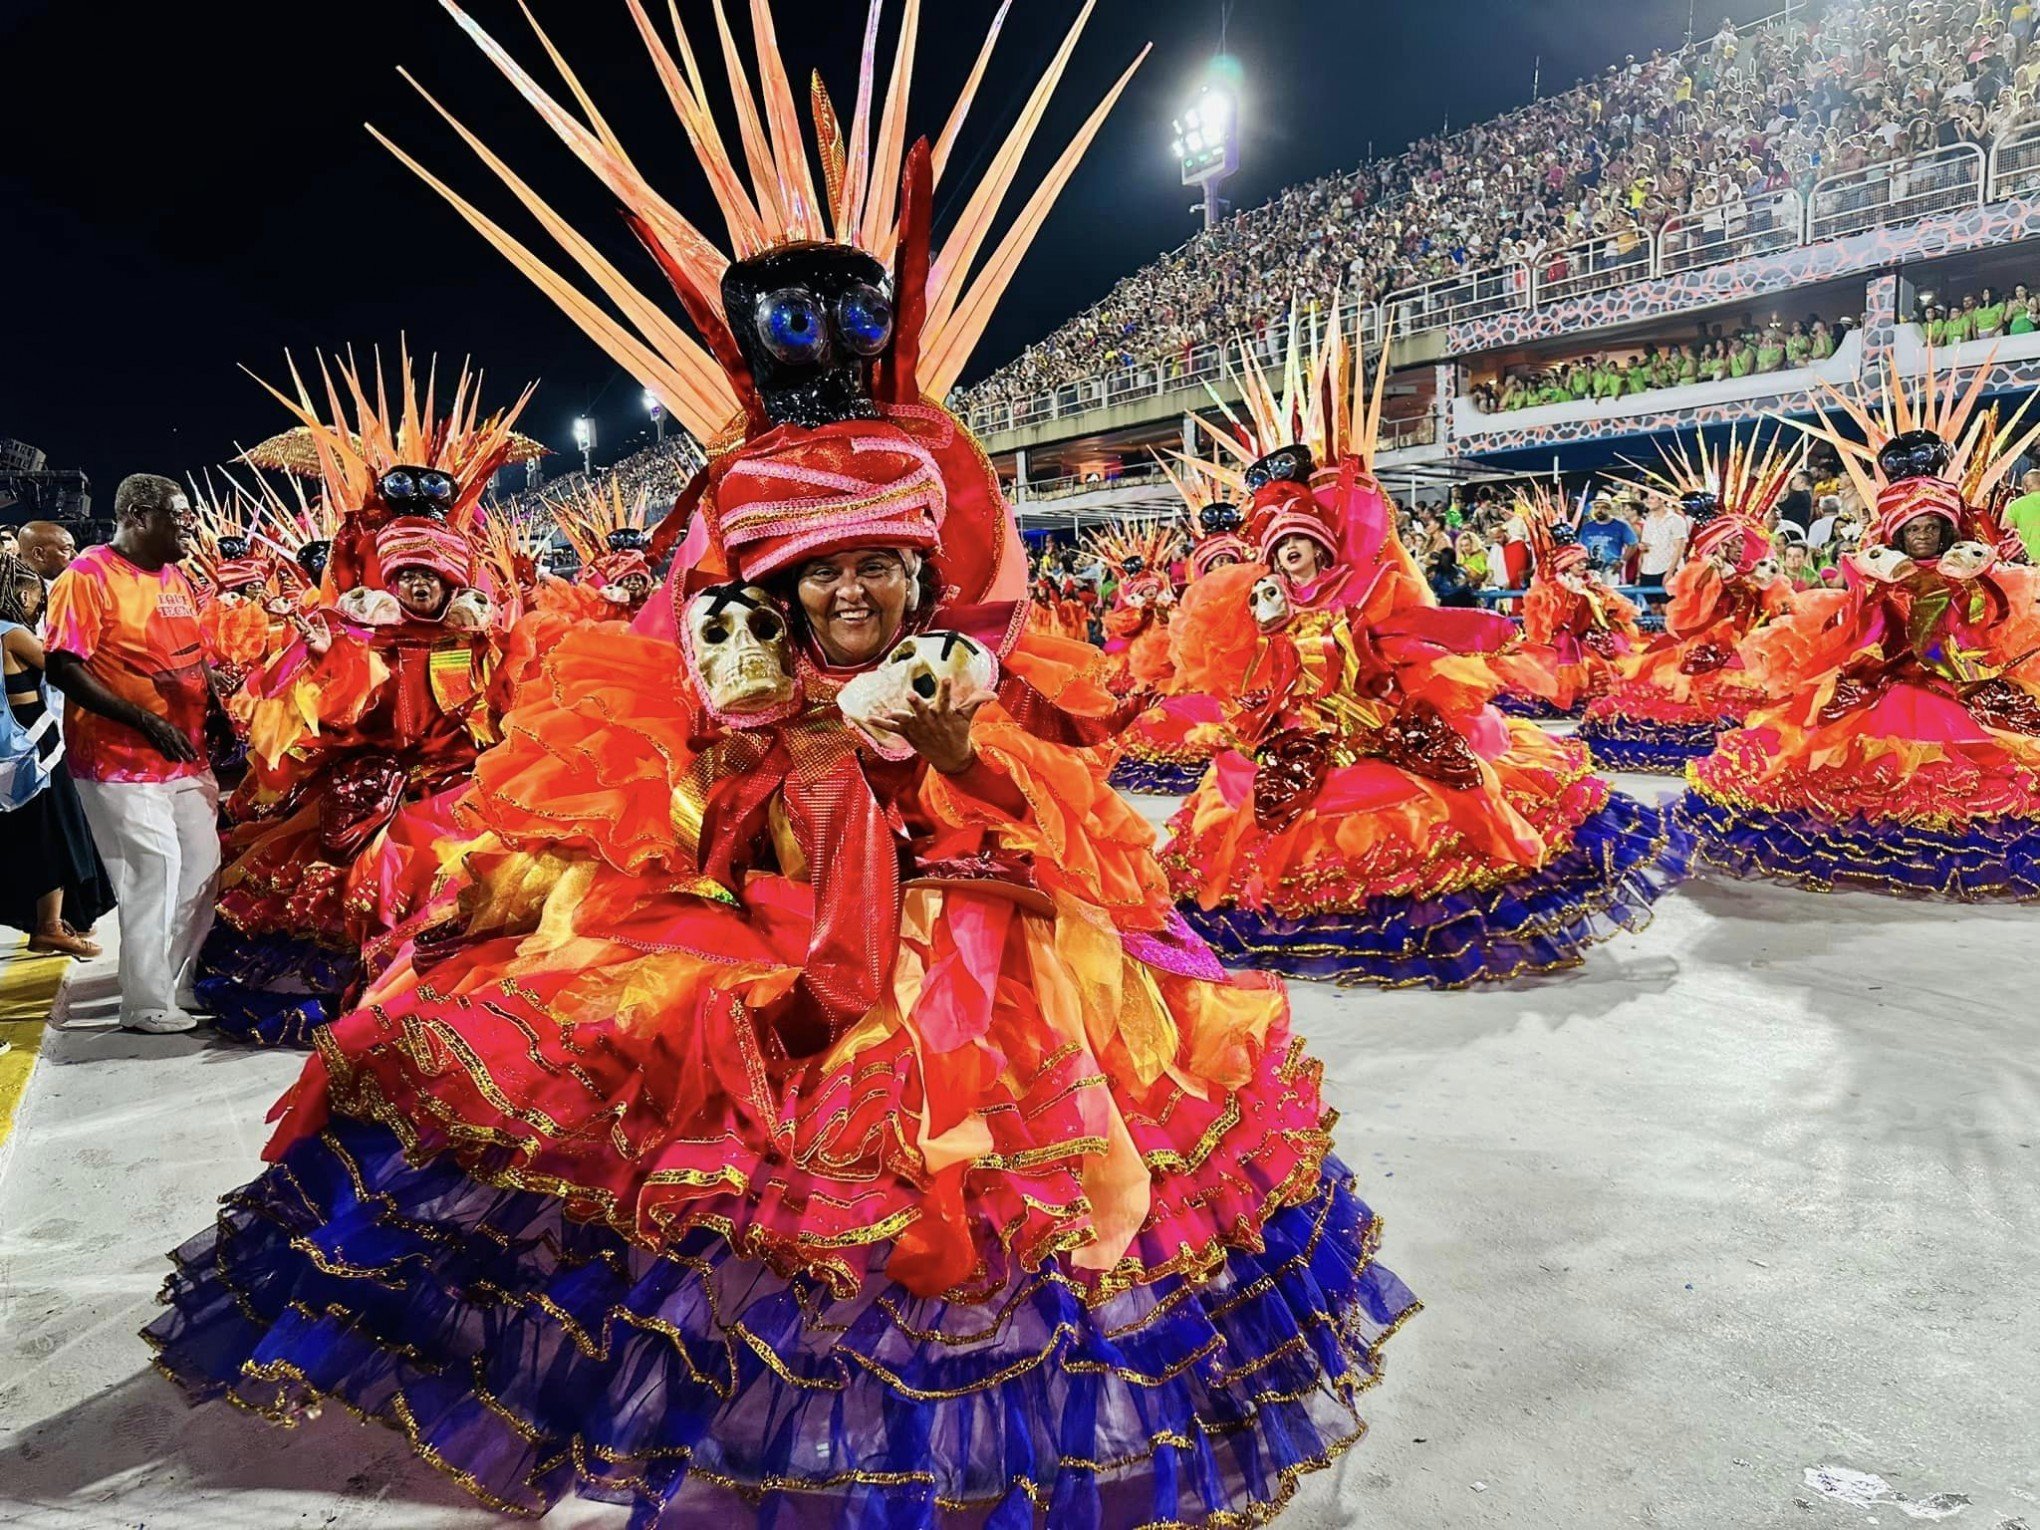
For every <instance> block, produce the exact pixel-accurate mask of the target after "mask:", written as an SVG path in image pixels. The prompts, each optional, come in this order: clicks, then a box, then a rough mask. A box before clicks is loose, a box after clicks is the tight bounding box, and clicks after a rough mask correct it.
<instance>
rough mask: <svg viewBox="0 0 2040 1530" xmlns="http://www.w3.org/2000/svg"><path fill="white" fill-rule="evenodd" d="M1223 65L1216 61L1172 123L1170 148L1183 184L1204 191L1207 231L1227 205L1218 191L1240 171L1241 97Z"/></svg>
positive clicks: (1220, 61) (1223, 212) (1221, 215)
mask: <svg viewBox="0 0 2040 1530" xmlns="http://www.w3.org/2000/svg"><path fill="white" fill-rule="evenodd" d="M1224 62H1225V61H1223V60H1214V61H1213V65H1212V71H1211V74H1210V76H1209V77H1208V78H1207V79H1206V80H1205V81H1204V83H1203V84H1202V85H1201V86H1199V87H1198V90H1197V99H1196V100H1194V101H1192V102H1191V103H1190V104H1189V105H1188V106H1186V107H1184V108H1183V115H1182V116H1180V117H1177V118H1175V119H1174V121H1173V122H1172V123H1171V126H1173V127H1174V128H1175V130H1176V138H1175V141H1174V143H1172V144H1171V145H1170V148H1171V149H1173V150H1174V152H1175V155H1176V163H1177V164H1178V166H1179V167H1180V168H1181V169H1182V172H1183V184H1184V185H1185V186H1196V187H1199V188H1200V189H1201V190H1202V191H1203V192H1204V209H1203V210H1204V226H1205V227H1206V228H1210V227H1212V226H1213V225H1214V224H1216V223H1217V222H1218V220H1219V219H1220V218H1221V217H1223V216H1224V215H1225V211H1226V205H1227V204H1226V202H1225V200H1224V199H1223V198H1222V197H1220V196H1219V194H1218V188H1219V187H1220V186H1222V185H1224V184H1225V182H1226V181H1227V180H1228V179H1229V178H1231V176H1232V175H1233V174H1234V173H1235V172H1236V171H1237V170H1238V169H1239V168H1240V97H1239V92H1238V90H1237V89H1235V88H1234V86H1233V85H1232V83H1231V82H1230V80H1229V79H1228V78H1227V74H1228V71H1226V70H1225V69H1223V68H1222V67H1221V66H1222V64H1223V63H1224Z"/></svg>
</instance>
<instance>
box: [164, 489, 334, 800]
mask: <svg viewBox="0 0 2040 1530" xmlns="http://www.w3.org/2000/svg"><path fill="white" fill-rule="evenodd" d="M225 479H226V487H225V488H221V487H219V486H218V485H216V484H215V483H214V482H213V479H212V475H211V473H210V472H208V473H206V474H205V475H204V477H203V480H202V481H201V480H200V479H197V478H191V479H187V482H188V483H189V485H190V488H191V505H192V511H193V513H194V514H195V515H196V517H197V519H198V536H197V544H198V545H197V547H196V549H195V551H194V552H193V554H192V556H191V558H190V559H189V560H188V561H187V562H186V564H185V567H186V568H187V570H188V571H189V572H190V575H191V581H192V584H193V585H194V586H195V587H196V588H197V590H198V595H199V611H198V624H199V630H200V631H201V632H203V633H204V634H205V640H206V650H207V652H208V653H209V654H210V655H211V658H212V683H213V694H214V699H215V700H216V701H217V702H218V703H219V704H218V706H217V707H216V708H215V709H213V710H212V711H210V712H208V713H207V716H206V745H207V752H208V754H209V755H210V757H211V762H212V770H213V776H214V779H216V780H217V781H218V782H219V783H220V785H221V786H222V787H223V788H225V789H227V790H228V791H230V792H231V791H233V790H235V789H237V788H238V787H239V786H240V784H241V782H242V781H243V780H244V779H245V778H246V775H247V769H248V708H247V698H246V695H245V692H244V687H245V686H246V684H247V680H248V676H249V675H250V674H252V673H253V672H254V671H255V670H256V669H258V668H259V667H260V666H261V665H263V664H264V663H266V662H268V661H269V660H270V659H272V658H274V657H275V656H276V655H277V654H278V653H280V652H281V651H282V649H283V647H284V646H285V645H286V644H287V643H288V642H289V641H290V638H291V627H290V623H289V620H288V612H289V610H290V609H291V608H292V607H293V605H294V604H295V601H296V598H297V596H298V594H299V593H300V592H301V591H302V590H303V588H304V583H305V581H304V580H303V578H302V577H301V576H300V574H299V572H298V570H297V568H296V566H295V565H294V564H291V563H288V562H286V561H285V560H284V559H283V558H281V557H279V556H278V549H277V548H276V547H275V545H274V544H273V543H271V542H269V541H268V540H267V539H265V538H264V537H262V536H261V535H260V528H261V527H262V526H263V524H264V522H265V520H266V519H267V517H268V515H269V512H270V508H271V506H270V502H269V500H270V497H271V496H273V491H271V490H270V489H269V488H268V486H267V485H266V484H261V483H260V480H257V484H258V488H257V489H255V490H252V491H251V490H250V489H249V488H247V487H245V486H244V485H243V484H242V483H241V482H240V481H239V480H238V479H236V478H235V477H234V476H233V475H232V474H226V475H225ZM231 800H232V799H231V798H230V799H229V801H230V802H231ZM229 811H231V810H230V809H229Z"/></svg>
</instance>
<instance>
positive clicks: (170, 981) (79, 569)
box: [44, 473, 220, 1033]
mask: <svg viewBox="0 0 2040 1530" xmlns="http://www.w3.org/2000/svg"><path fill="white" fill-rule="evenodd" d="M113 507H114V518H115V521H116V522H117V529H116V530H115V532H114V536H113V541H112V542H111V543H110V544H109V545H107V546H104V547H94V548H92V549H91V550H90V551H88V552H86V553H85V554H84V555H83V556H82V557H80V558H78V559H77V560H76V561H75V562H74V563H72V565H71V566H70V567H69V568H68V569H66V570H65V571H64V572H63V573H62V574H61V575H59V576H58V578H57V582H56V583H55V584H54V585H53V586H52V587H51V589H50V598H49V612H48V616H47V617H46V622H47V628H48V636H47V638H46V640H45V643H44V647H45V649H46V651H47V652H48V654H49V678H50V683H51V684H52V685H54V686H55V687H56V688H57V689H59V690H61V691H62V692H63V693H64V697H65V699H66V702H67V703H68V706H67V709H66V712H65V717H64V745H65V761H66V763H67V764H68V766H69V768H70V771H71V776H72V778H73V780H75V781H76V783H77V786H78V797H79V800H80V801H81V802H82V803H83V804H84V806H85V817H86V820H87V821H88V822H89V823H90V824H91V825H92V838H93V840H94V842H95V843H96V844H97V845H98V846H99V854H100V858H101V859H103V860H104V861H105V862H106V869H107V872H108V874H109V875H110V876H111V877H112V879H113V890H114V896H115V898H116V899H117V900H118V903H119V909H120V1023H121V1025H122V1026H123V1027H124V1028H125V1029H128V1030H136V1031H148V1032H152V1033H162V1032H168V1031H188V1030H190V1029H191V1028H192V1027H193V1026H195V1025H196V1024H197V1023H198V1021H197V1019H196V1018H195V1017H194V1015H193V1014H192V1009H193V1008H194V1007H195V1004H196V1001H195V999H193V998H192V997H191V976H192V974H191V967H192V962H193V960H194V958H195V957H196V956H197V954H198V948H199V944H200V943H201V942H202V941H203V940H204V939H205V936H206V932H207V931H208V930H209V929H210V928H211V927H212V908H213V881H214V878H215V876H216V875H217V873H218V871H219V866H220V846H219V833H218V825H217V816H218V811H219V788H218V787H217V786H215V785H214V783H213V778H212V772H211V770H210V769H209V768H208V767H207V765H206V749H205V717H206V708H207V706H208V704H209V695H210V685H211V680H210V676H209V674H208V672H207V669H206V659H207V656H206V652H205V638H204V635H203V634H202V632H201V630H200V628H199V623H198V595H197V592H196V591H195V590H194V589H193V587H192V584H191V581H190V580H189V579H187V578H186V577H185V575H184V571H183V570H182V569H180V568H179V567H178V566H177V565H178V564H179V562H181V561H182V560H183V559H184V557H185V556H186V555H187V554H188V553H189V552H190V551H191V547H192V539H193V536H194V534H195V533H196V531H197V520H196V518H195V517H194V516H193V514H192V509H191V502H190V500H189V499H188V498H186V496H185V493H184V490H183V489H182V488H180V487H179V486H178V485H177V483H176V482H175V481H174V480H172V479H168V478H162V477H159V476H157V475H156V474H153V473H136V474H133V475H131V476H129V477H127V478H125V479H123V480H121V485H120V488H119V489H118V491H116V493H115V495H114V501H113Z"/></svg>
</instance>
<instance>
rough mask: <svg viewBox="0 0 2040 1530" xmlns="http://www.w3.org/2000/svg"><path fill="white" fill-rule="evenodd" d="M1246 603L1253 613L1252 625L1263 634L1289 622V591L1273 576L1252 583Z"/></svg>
mask: <svg viewBox="0 0 2040 1530" xmlns="http://www.w3.org/2000/svg"><path fill="white" fill-rule="evenodd" d="M1247 603H1248V605H1249V606H1250V607H1252V609H1253V612H1254V625H1255V626H1257V627H1259V628H1260V629H1261V630H1262V631H1263V632H1273V631H1274V630H1275V629H1276V628H1277V627H1280V626H1281V625H1282V624H1283V623H1284V622H1286V621H1288V620H1289V591H1288V589H1287V588H1285V587H1284V585H1283V583H1282V580H1281V579H1280V578H1279V577H1278V576H1276V575H1274V574H1269V575H1268V576H1267V577H1266V578H1263V579H1257V580H1256V581H1255V582H1254V587H1253V589H1251V590H1249V591H1248V592H1247Z"/></svg>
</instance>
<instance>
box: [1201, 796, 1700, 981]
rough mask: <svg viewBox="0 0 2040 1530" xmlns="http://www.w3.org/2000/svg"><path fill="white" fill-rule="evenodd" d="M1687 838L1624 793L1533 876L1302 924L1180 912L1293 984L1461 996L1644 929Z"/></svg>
mask: <svg viewBox="0 0 2040 1530" xmlns="http://www.w3.org/2000/svg"><path fill="white" fill-rule="evenodd" d="M1686 855H1687V845H1686V840H1685V836H1684V833H1683V832H1682V830H1681V829H1680V827H1679V826H1678V825H1677V824H1676V823H1675V822H1673V821H1672V820H1671V819H1670V818H1669V817H1668V816H1667V814H1666V813H1665V812H1664V810H1663V809H1660V808H1655V807H1650V806H1647V805H1646V804H1644V803H1641V802H1638V801H1636V800H1635V799H1634V798H1631V797H1626V796H1624V795H1622V793H1620V792H1616V793H1613V794H1611V795H1610V796H1609V798H1608V801H1607V804H1606V805H1605V806H1604V807H1602V808H1601V809H1600V811H1599V812H1597V813H1594V814H1592V815H1591V816H1590V817H1588V818H1587V819H1586V820H1585V821H1584V822H1582V823H1581V824H1580V826H1579V829H1578V830H1577V831H1576V832H1575V833H1574V835H1573V840H1572V843H1571V844H1570V845H1568V846H1567V847H1566V848H1565V849H1564V850H1563V851H1561V852H1560V853H1559V854H1557V855H1555V856H1553V857H1552V858H1551V860H1549V861H1548V862H1546V863H1545V864H1544V865H1543V866H1542V867H1540V868H1539V869H1537V870H1536V871H1528V872H1525V873H1524V874H1523V875H1522V876H1520V877H1516V878H1514V879H1513V880H1511V881H1508V882H1504V883H1502V884H1501V885H1500V886H1496V887H1487V888H1480V889H1476V890H1468V891H1464V892H1456V893H1448V894H1446V895H1444V896H1443V897H1437V898H1422V899H1415V898H1374V899H1371V900H1369V902H1368V903H1367V905H1366V907H1365V908H1362V909H1354V910H1341V911H1337V912H1328V913H1324V914H1317V915H1311V916H1309V917H1306V918H1287V917H1284V916H1283V915H1280V914H1276V913H1273V912H1262V911H1256V910H1253V909H1249V908H1242V907H1239V906H1237V905H1231V904H1228V905H1225V906H1222V907H1219V908H1215V909H1202V908H1198V907H1196V906H1195V905H1192V904H1184V905H1179V906H1180V907H1181V908H1182V910H1183V914H1184V917H1185V918H1187V919H1188V920H1189V921H1190V925H1191V928H1193V929H1195V930H1196V931H1197V933H1198V934H1200V935H1202V936H1203V937H1204V938H1205V939H1206V940H1207V941H1209V942H1210V943H1211V947H1212V949H1213V950H1214V951H1216V952H1217V953H1218V955H1219V957H1220V959H1221V960H1223V961H1225V962H1227V963H1229V964H1231V965H1234V966H1242V967H1262V968H1266V969H1268V970H1270V971H1274V972H1283V973H1287V974H1288V975H1289V976H1291V977H1303V978H1326V979H1330V980H1331V981H1333V982H1337V983H1341V984H1356V983H1373V984H1378V985H1381V986H1383V987H1388V988H1411V987H1427V988H1463V987H1465V986H1467V985H1468V984H1471V983H1499V982H1506V981H1507V980H1508V979H1510V978H1517V977H1528V976H1534V975H1536V974H1538V973H1544V972H1555V971H1558V970H1560V969H1562V968H1566V967H1574V966H1577V965H1579V963H1580V962H1582V961H1584V960H1585V959H1586V953H1587V948H1588V947H1589V946H1591V945H1593V944H1594V943H1595V942H1597V941H1601V940H1606V939H1608V938H1610V937H1611V936H1614V935H1616V934H1619V933H1621V932H1622V931H1625V930H1638V929H1641V928H1643V926H1644V925H1646V924H1648V923H1649V922H1650V915H1651V905H1652V904H1653V903H1655V902H1656V901H1657V899H1658V897H1659V896H1660V895H1661V894H1662V893H1663V892H1664V891H1665V889H1666V888H1667V887H1669V886H1670V885H1671V884H1672V883H1674V882H1676V881H1678V880H1679V879H1680V878H1681V877H1683V876H1684V875H1685V873H1686Z"/></svg>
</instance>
